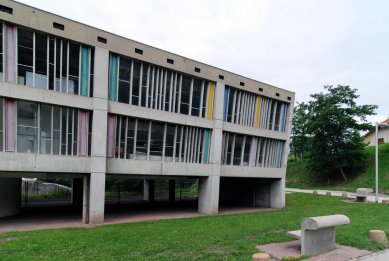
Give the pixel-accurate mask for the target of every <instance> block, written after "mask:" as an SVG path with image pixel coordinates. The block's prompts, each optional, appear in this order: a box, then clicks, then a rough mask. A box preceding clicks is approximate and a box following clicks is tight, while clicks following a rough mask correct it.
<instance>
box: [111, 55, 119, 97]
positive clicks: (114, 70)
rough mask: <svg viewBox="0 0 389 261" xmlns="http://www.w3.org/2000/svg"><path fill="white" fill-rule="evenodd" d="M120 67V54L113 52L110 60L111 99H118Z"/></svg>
mask: <svg viewBox="0 0 389 261" xmlns="http://www.w3.org/2000/svg"><path fill="white" fill-rule="evenodd" d="M118 67H119V59H118V56H117V55H114V54H111V56H110V62H109V100H110V101H117V88H118Z"/></svg>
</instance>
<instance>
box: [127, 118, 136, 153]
mask: <svg viewBox="0 0 389 261" xmlns="http://www.w3.org/2000/svg"><path fill="white" fill-rule="evenodd" d="M134 140H135V119H132V118H128V123H127V147H126V158H127V159H134V145H135V143H134Z"/></svg>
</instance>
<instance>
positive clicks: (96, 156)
mask: <svg viewBox="0 0 389 261" xmlns="http://www.w3.org/2000/svg"><path fill="white" fill-rule="evenodd" d="M108 67H109V51H108V50H106V49H102V48H100V47H95V66H94V68H95V72H94V88H93V123H92V151H91V159H92V161H91V162H92V163H91V164H92V165H91V174H90V176H89V195H88V199H89V202H88V212H89V213H88V219H89V223H90V224H99V223H103V222H104V200H105V171H106V163H107V162H106V156H107V116H108Z"/></svg>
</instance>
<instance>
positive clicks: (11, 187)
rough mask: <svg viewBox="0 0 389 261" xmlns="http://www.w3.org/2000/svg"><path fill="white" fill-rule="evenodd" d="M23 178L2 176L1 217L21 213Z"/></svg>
mask: <svg viewBox="0 0 389 261" xmlns="http://www.w3.org/2000/svg"><path fill="white" fill-rule="evenodd" d="M21 182H22V179H21V178H0V217H7V216H13V215H16V214H19V212H20V207H21V196H22V191H21V189H22V183H21Z"/></svg>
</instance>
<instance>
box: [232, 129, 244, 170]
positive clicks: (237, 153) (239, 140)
mask: <svg viewBox="0 0 389 261" xmlns="http://www.w3.org/2000/svg"><path fill="white" fill-rule="evenodd" d="M242 144H243V136H242V135H236V137H235V147H234V161H233V165H238V166H239V165H240V159H241V154H242Z"/></svg>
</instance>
